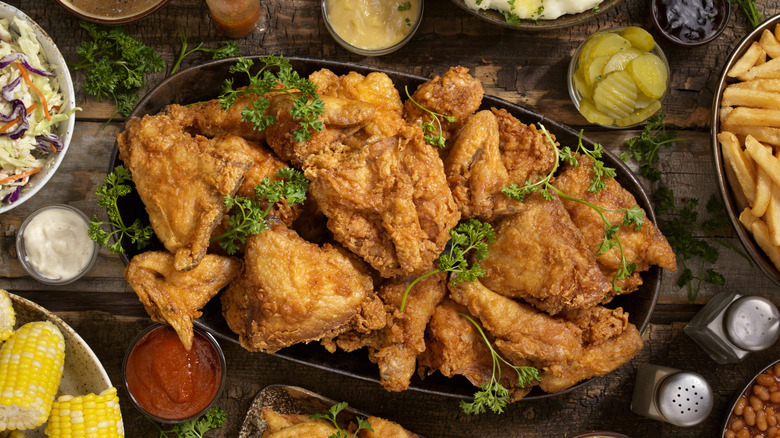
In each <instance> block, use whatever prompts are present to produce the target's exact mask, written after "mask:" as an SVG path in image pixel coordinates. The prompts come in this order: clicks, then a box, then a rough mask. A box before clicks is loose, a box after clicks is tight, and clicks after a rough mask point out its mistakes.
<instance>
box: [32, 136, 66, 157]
mask: <svg viewBox="0 0 780 438" xmlns="http://www.w3.org/2000/svg"><path fill="white" fill-rule="evenodd" d="M35 141H36V142H37V143H36V144H35V146H36V147H37V148H38V149H39V150H41V151H43V152H46V153H47V154H50V153H52V152H59V151H61V150H62V148H63V147H65V145H64V144H63V143H62V140H60V138H59V137H57V135H56V134H44V135H36V136H35Z"/></svg>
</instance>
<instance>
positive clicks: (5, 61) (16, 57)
mask: <svg viewBox="0 0 780 438" xmlns="http://www.w3.org/2000/svg"><path fill="white" fill-rule="evenodd" d="M15 61H19V62H21V63H22V65H23V66H24V68H26V69H27V70H28V71H31V72H33V73H35V74H37V75H40V76H47V77H49V76H54V73H49V72H47V71H46V70H41V69H39V68H35V67H33V65H32V64H30V60H29V59H27V57H26V56H24V53H18V52H17V53H11V54H10V55H5V56H3V57H2V59H0V68H6V67H8V66H9V65H10V64H11V63H12V62H15Z"/></svg>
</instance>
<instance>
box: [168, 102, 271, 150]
mask: <svg viewBox="0 0 780 438" xmlns="http://www.w3.org/2000/svg"><path fill="white" fill-rule="evenodd" d="M255 97H256V96H254V95H247V94H243V95H241V96H239V97H238V99H236V103H235V104H234V105H233V106H231V107H230V108H228V109H227V110H224V109H222V104H221V103H220V101H219V99H212V100H208V101H205V102H198V103H194V104H192V105H187V106H183V105H176V104H173V105H168V106H167V107H165V109H164V110H163V111H164V112H165V113H166V114H167V115H168V116H170V117H171V118H173V119H174V120H175V121H176V123H177V124H179V125H180V126H182V127H183V128H184V129H185V130H186V131H187V132H189V133H191V134H199V135H202V136H204V137H208V138H213V137H219V136H221V135H225V134H232V135H237V136H239V137H241V138H244V139H246V140H249V141H255V142H262V141H263V140H264V139H265V133H264V131H258V130H256V129H255V128H254V125H253V124H252V123H250V122H246V121H244V120H242V116H241V112H242V111H244V109H245V108H246V107H247V106H250V102H251V100H252V99H254V98H255Z"/></svg>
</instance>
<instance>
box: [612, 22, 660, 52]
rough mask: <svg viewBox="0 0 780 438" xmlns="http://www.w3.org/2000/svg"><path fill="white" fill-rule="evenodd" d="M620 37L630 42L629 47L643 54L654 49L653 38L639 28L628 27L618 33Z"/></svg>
mask: <svg viewBox="0 0 780 438" xmlns="http://www.w3.org/2000/svg"><path fill="white" fill-rule="evenodd" d="M620 35H621V36H622V37H623V38H625V39H627V40H628V41H630V42H631V46H633V47H636V48H637V49H639V50H641V51H643V52H649V51H651V50H653V48H654V47H655V40H654V39H653V36H652V35H650V32H648V31H646V30H644V29H642V28H641V27H636V26H628V27H626V28H625V29H623V30H622V31H620Z"/></svg>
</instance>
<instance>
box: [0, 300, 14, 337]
mask: <svg viewBox="0 0 780 438" xmlns="http://www.w3.org/2000/svg"><path fill="white" fill-rule="evenodd" d="M14 324H16V312H14V305H13V303H12V302H11V297H9V296H8V291H6V290H3V289H0V341H5V340H7V339H8V338H10V337H11V335H12V334H14Z"/></svg>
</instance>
